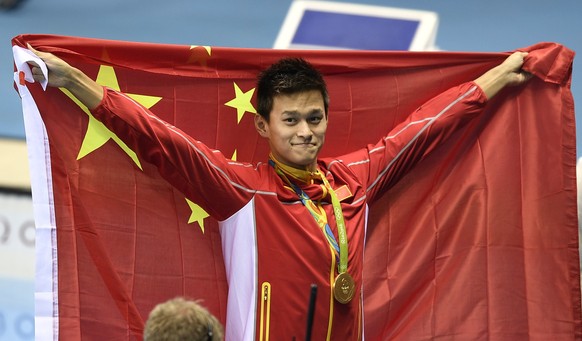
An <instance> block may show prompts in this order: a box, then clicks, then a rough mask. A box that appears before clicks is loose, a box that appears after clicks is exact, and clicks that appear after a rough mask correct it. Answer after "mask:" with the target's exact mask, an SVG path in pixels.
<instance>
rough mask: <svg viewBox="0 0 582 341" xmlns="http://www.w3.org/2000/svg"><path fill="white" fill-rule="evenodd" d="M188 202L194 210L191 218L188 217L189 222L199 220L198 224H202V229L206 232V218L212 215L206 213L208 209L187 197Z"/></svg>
mask: <svg viewBox="0 0 582 341" xmlns="http://www.w3.org/2000/svg"><path fill="white" fill-rule="evenodd" d="M186 202H187V203H188V206H190V209H191V210H192V214H191V215H190V219H188V224H191V223H193V222H197V223H198V225H199V226H200V229H201V230H202V233H204V219H205V218H208V217H209V216H210V215H209V214H208V213H206V211H204V209H202V207H200V206H198V205H197V204H195V203H193V202H192V201H190V200H188V199H186Z"/></svg>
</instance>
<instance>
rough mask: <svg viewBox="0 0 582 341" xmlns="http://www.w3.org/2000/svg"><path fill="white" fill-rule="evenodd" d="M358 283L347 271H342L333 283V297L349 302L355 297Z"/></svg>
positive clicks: (341, 301)
mask: <svg viewBox="0 0 582 341" xmlns="http://www.w3.org/2000/svg"><path fill="white" fill-rule="evenodd" d="M355 292H356V284H355V283H354V279H353V278H352V276H350V274H349V273H347V272H342V273H341V274H339V275H338V276H337V277H336V278H335V282H334V283H333V297H335V299H336V300H337V301H338V302H339V303H342V304H346V303H349V302H350V301H351V300H352V298H354V293H355Z"/></svg>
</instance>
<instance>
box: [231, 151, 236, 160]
mask: <svg viewBox="0 0 582 341" xmlns="http://www.w3.org/2000/svg"><path fill="white" fill-rule="evenodd" d="M230 159H231V160H232V161H236V149H235V150H234V153H232V157H231V158H230Z"/></svg>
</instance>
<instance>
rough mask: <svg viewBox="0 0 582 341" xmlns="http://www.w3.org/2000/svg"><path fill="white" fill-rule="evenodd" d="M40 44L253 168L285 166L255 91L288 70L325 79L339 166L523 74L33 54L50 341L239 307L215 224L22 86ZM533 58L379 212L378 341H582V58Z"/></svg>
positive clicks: (67, 112)
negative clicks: (177, 314) (579, 97)
mask: <svg viewBox="0 0 582 341" xmlns="http://www.w3.org/2000/svg"><path fill="white" fill-rule="evenodd" d="M27 43H30V44H31V45H33V46H34V47H35V48H37V49H40V50H43V51H48V52H52V53H55V54H56V55H58V56H60V57H62V58H63V59H65V60H66V61H67V62H69V63H70V64H72V65H74V66H75V67H78V68H79V69H81V70H83V72H85V73H86V74H87V75H89V76H90V77H91V78H93V79H95V80H97V82H99V83H100V84H103V85H107V86H109V87H111V88H114V89H116V90H119V91H121V92H124V93H126V94H128V95H130V96H131V97H132V98H134V99H135V100H136V101H138V102H140V103H142V104H143V105H144V106H146V107H148V108H150V110H151V111H152V112H153V113H154V114H155V115H157V116H159V117H160V118H162V119H164V120H165V121H167V122H169V123H170V124H173V125H176V126H178V127H179V128H181V129H182V130H183V131H184V132H186V133H188V134H190V135H192V136H194V137H195V138H197V139H198V140H200V141H202V142H204V143H206V144H207V145H208V146H210V147H212V148H217V149H220V150H221V151H222V152H223V154H224V155H226V156H228V157H232V158H233V159H236V160H240V161H251V162H257V161H264V160H266V158H267V153H268V146H267V145H266V143H265V142H264V141H262V140H261V139H260V138H259V137H258V134H256V132H255V129H254V126H253V115H254V110H255V99H254V87H255V79H256V75H257V73H258V72H259V71H260V70H262V69H263V68H265V67H266V66H268V65H269V64H270V63H272V62H274V61H276V60H277V59H279V58H281V57H283V56H289V55H292V56H301V57H304V58H306V59H307V60H309V61H310V62H311V63H313V64H314V65H315V66H316V67H318V68H319V69H320V70H321V71H322V72H323V73H324V74H325V76H326V79H327V81H328V86H329V91H330V96H331V106H330V125H329V130H328V136H327V140H326V146H325V148H324V150H323V154H325V155H340V154H343V153H346V152H349V151H352V150H354V149H356V148H359V147H362V146H364V145H365V144H367V143H374V142H376V141H377V140H378V139H380V138H381V137H382V136H384V135H386V134H387V132H389V131H390V130H391V128H392V127H393V126H394V125H396V124H398V123H399V122H401V121H403V120H404V119H405V118H406V117H407V115H408V114H409V113H411V112H412V111H413V110H414V109H416V108H417V107H418V106H419V105H421V104H422V103H424V102H425V101H427V100H428V99H430V98H431V97H433V96H435V95H437V94H439V93H440V92H442V91H444V90H446V89H447V88H449V87H451V86H454V85H457V84H459V83H461V82H464V81H469V80H472V79H475V78H476V77H478V76H479V75H481V74H482V73H483V72H485V71H486V70H488V69H490V68H491V67H493V66H495V65H497V64H499V63H500V62H501V61H503V60H504V59H505V58H506V57H507V55H508V53H450V52H364V51H282V50H260V49H229V48H216V47H203V46H180V45H160V44H145V43H129V42H119V41H106V40H96V39H85V38H73V37H59V36H40V35H25V36H18V37H15V38H14V40H13V45H14V46H15V47H14V53H15V62H16V72H15V86H16V88H17V90H18V92H19V94H20V96H21V97H22V100H23V108H24V114H25V125H26V134H27V141H28V145H29V151H30V152H29V153H30V160H31V163H30V165H31V169H32V190H33V200H34V204H35V219H36V224H37V248H38V264H37V271H38V275H37V293H36V297H37V327H36V333H37V339H42V340H57V339H58V340H67V341H69V340H81V339H99V340H140V339H141V337H142V329H143V325H144V321H145V319H146V318H147V315H148V313H149V311H150V310H151V309H152V308H153V306H154V305H155V304H157V303H159V302H162V301H165V300H166V299H169V298H171V297H175V296H179V295H181V296H187V297H190V298H195V299H201V300H202V303H203V304H204V305H205V306H207V307H208V308H209V309H210V311H211V312H213V313H214V314H216V315H217V316H218V317H219V318H220V319H221V320H222V321H224V319H225V314H226V312H225V306H226V293H227V290H228V288H227V286H226V280H225V278H226V275H225V270H224V265H223V259H222V251H221V243H220V236H219V233H218V225H217V222H216V221H215V220H213V219H212V218H211V217H209V216H208V215H207V213H206V212H204V211H203V210H202V209H201V208H200V207H199V206H198V205H197V204H196V203H195V202H191V201H189V200H188V198H186V197H184V195H182V194H181V193H179V192H177V191H176V190H175V189H173V188H172V186H170V185H169V184H168V183H167V182H165V181H164V180H162V179H161V178H160V176H159V174H158V172H157V170H156V169H155V168H154V167H153V166H152V165H151V164H148V163H145V162H143V161H141V159H140V156H139V155H137V154H135V152H134V151H133V150H131V148H129V147H128V146H126V145H125V144H124V143H123V141H122V140H120V139H119V138H118V137H117V136H116V135H115V134H114V133H113V132H111V131H109V130H107V129H106V128H104V127H103V126H102V125H100V124H99V122H97V121H96V120H95V119H94V118H93V117H92V116H91V115H90V114H89V112H88V111H87V110H86V108H84V107H83V106H82V105H79V104H78V103H77V102H76V101H75V100H74V98H72V97H71V96H70V94H68V93H67V92H66V91H63V90H60V89H55V88H48V89H47V90H46V91H43V90H42V88H41V86H40V85H39V84H32V83H24V84H21V83H20V80H21V78H22V77H26V76H27V74H26V73H27V72H28V69H27V66H26V62H25V61H26V51H24V50H22V49H20V47H26V44H27ZM525 50H527V51H530V54H529V55H528V57H527V58H526V64H525V69H527V70H528V71H530V72H532V73H533V74H534V75H535V77H534V78H533V79H532V80H531V81H530V82H529V83H528V84H527V85H526V86H523V87H518V88H508V89H505V90H504V91H503V92H502V93H500V94H499V95H498V96H496V97H495V98H494V99H492V100H491V101H490V103H489V105H488V106H487V109H486V112H485V113H484V114H483V115H481V116H480V117H479V118H478V119H476V120H475V121H473V122H472V123H470V125H469V126H468V127H466V128H465V129H463V130H462V131H459V132H458V133H457V134H455V135H454V136H453V137H452V138H451V139H449V140H447V141H446V142H445V143H444V145H442V146H441V147H439V148H438V149H437V150H436V151H435V152H434V153H432V154H431V155H430V156H429V157H427V158H426V159H425V160H423V161H421V163H420V164H419V165H418V166H416V167H415V168H414V169H412V170H410V172H409V173H408V174H407V175H406V176H405V177H403V178H402V179H401V180H400V182H398V183H397V184H395V186H394V187H393V188H392V189H391V190H389V191H388V192H387V193H386V194H385V195H384V196H383V197H382V198H381V200H379V201H378V202H376V203H375V204H374V205H373V206H372V207H371V208H370V211H371V216H370V221H369V227H368V236H367V244H366V255H365V257H366V265H365V270H364V277H365V285H364V309H365V318H364V321H365V333H366V339H367V340H425V339H431V340H433V339H446V340H452V339H458V340H479V339H481V340H523V339H530V340H574V339H577V340H579V339H582V325H581V323H580V322H581V312H580V311H581V310H580V277H579V275H580V270H579V258H578V227H577V209H576V180H575V163H576V151H575V124H574V106H573V100H572V96H571V92H570V82H571V79H570V77H571V66H572V61H573V57H574V54H573V52H572V51H570V50H568V49H567V48H565V47H563V46H560V45H557V44H552V43H544V44H538V45H535V46H532V47H529V48H527V49H525ZM29 79H30V78H29ZM290 299H291V298H290ZM306 303H307V302H306Z"/></svg>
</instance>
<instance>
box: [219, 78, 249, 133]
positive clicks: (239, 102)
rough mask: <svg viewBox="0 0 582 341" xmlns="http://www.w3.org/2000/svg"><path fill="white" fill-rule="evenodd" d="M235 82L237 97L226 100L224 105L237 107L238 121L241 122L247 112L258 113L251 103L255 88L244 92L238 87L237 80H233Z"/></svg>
mask: <svg viewBox="0 0 582 341" xmlns="http://www.w3.org/2000/svg"><path fill="white" fill-rule="evenodd" d="M233 84H234V93H235V98H233V99H231V100H230V101H228V102H226V103H225V104H224V105H227V106H229V107H231V108H235V109H236V115H237V123H240V120H242V118H243V115H244V114H245V112H247V111H248V112H250V113H253V114H256V113H257V111H256V110H255V107H253V105H252V103H251V99H252V98H253V94H254V93H255V88H252V89H250V90H249V91H247V92H242V90H241V89H240V88H239V87H238V85H237V84H236V83H235V82H233Z"/></svg>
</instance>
